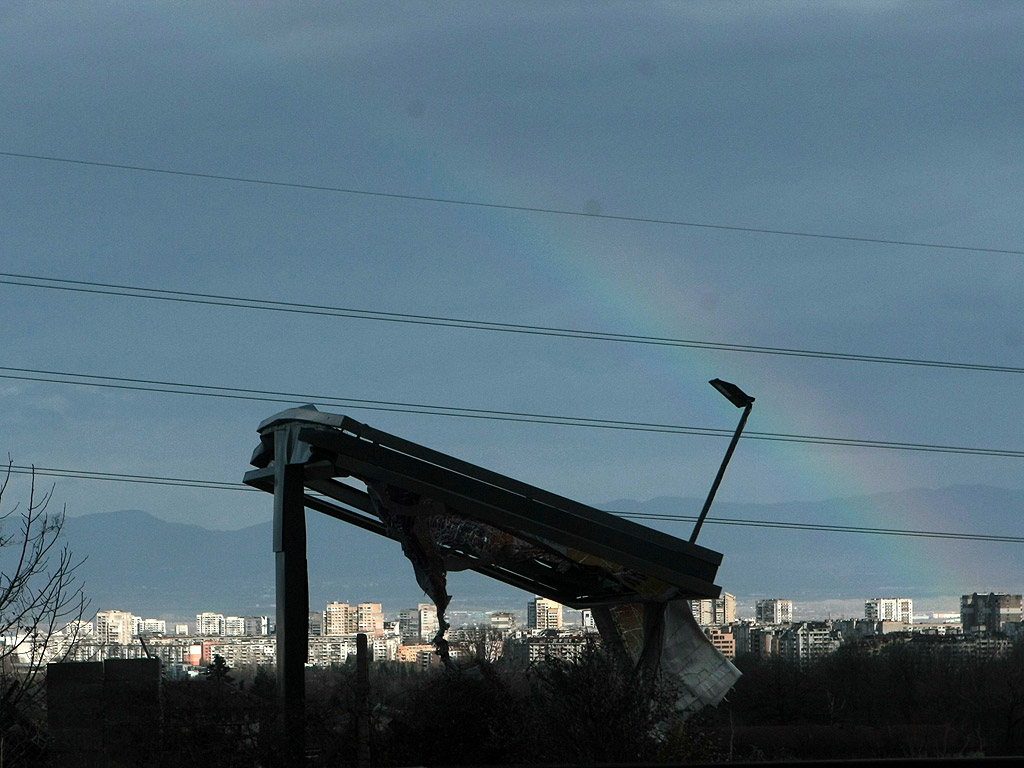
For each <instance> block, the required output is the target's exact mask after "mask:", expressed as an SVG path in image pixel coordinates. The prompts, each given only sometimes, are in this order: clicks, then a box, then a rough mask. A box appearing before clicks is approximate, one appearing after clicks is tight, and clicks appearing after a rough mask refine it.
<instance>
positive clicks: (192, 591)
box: [66, 486, 1024, 617]
mask: <svg viewBox="0 0 1024 768" xmlns="http://www.w3.org/2000/svg"><path fill="white" fill-rule="evenodd" d="M604 506H605V508H606V509H610V510H616V511H622V512H643V513H648V514H651V513H653V514H677V515H678V514H682V515H694V514H696V513H697V512H698V511H699V510H700V507H701V500H698V499H681V498H658V499H652V500H650V501H645V502H639V501H633V500H621V501H617V502H613V503H610V504H608V505H604ZM725 518H734V519H742V520H750V521H782V522H788V523H798V524H800V523H825V524H829V525H844V526H860V527H880V528H890V529H891V528H904V529H916V530H928V531H937V532H946V531H952V532H962V533H982V534H996V535H1007V536H1021V535H1024V491H1014V490H1005V489H999V488H992V487H987V486H954V487H950V488H944V489H939V490H911V491H905V492H901V493H892V494H881V495H873V496H859V497H853V498H847V499H829V500H826V501H821V502H794V503H789V504H730V503H727V502H726V503H717V502H716V504H715V506H714V507H713V508H712V511H711V515H710V518H709V522H708V523H706V524H705V526H704V528H703V530H702V532H701V536H700V541H699V543H701V544H703V545H704V546H707V547H710V548H712V549H716V550H718V551H720V552H723V553H724V554H725V559H724V561H723V564H722V567H721V569H720V570H719V577H718V579H717V583H718V584H720V585H721V586H722V587H723V588H724V589H725V590H727V591H729V592H732V593H733V594H735V595H737V597H739V598H740V602H741V605H745V604H747V603H749V604H750V605H752V604H753V601H754V600H756V599H758V598H760V597H787V598H791V599H793V600H794V601H797V602H806V603H808V604H812V603H816V602H820V601H825V600H828V599H836V600H840V601H843V600H845V601H847V603H848V604H849V605H852V606H856V605H857V603H858V602H859V601H862V600H863V599H865V598H868V597H883V596H897V595H898V596H904V597H912V598H915V599H916V600H918V602H926V601H927V600H928V599H934V598H938V597H940V596H946V597H947V598H948V596H955V595H959V594H961V593H963V592H972V591H986V592H987V591H1015V592H1022V591H1024V570H1022V569H1021V568H1020V563H1021V561H1022V555H1024V545H1022V544H1014V543H995V542H980V541H962V540H949V539H938V538H921V537H909V536H880V535H873V534H861V533H825V532H819V531H807V530H799V531H794V530H780V529H776V528H765V527H756V526H753V525H721V524H719V521H721V520H723V519H725ZM307 520H308V523H307V528H308V540H309V543H308V547H309V582H310V602H311V605H313V606H314V607H318V606H322V605H324V604H325V603H326V602H327V601H329V600H341V601H364V600H374V601H379V602H383V603H384V607H385V611H389V612H392V611H397V610H398V609H400V608H402V607H406V606H407V605H415V604H416V603H417V602H420V601H423V600H424V599H425V598H424V596H423V594H422V592H421V591H420V589H419V587H418V586H417V585H416V582H415V580H414V578H413V575H412V567H411V566H410V565H409V563H408V562H407V561H406V560H405V558H404V557H403V556H402V553H401V550H400V549H399V547H398V546H397V545H395V544H394V542H390V541H387V540H384V539H381V538H379V537H377V536H374V535H373V534H370V533H367V532H365V531H362V530H360V529H357V528H354V527H352V526H349V525H345V524H344V523H341V522H339V521H337V520H334V519H331V518H327V517H324V516H322V515H318V514H315V513H308V514H307ZM644 524H645V525H651V526H652V527H657V528H660V529H661V530H664V531H666V532H668V533H672V534H674V535H676V536H679V537H681V538H688V537H689V534H690V530H691V528H692V523H686V522H683V523H678V522H671V523H668V522H666V523H662V522H658V523H652V522H647V521H645V522H644ZM66 533H67V537H68V542H69V543H70V545H71V547H72V550H73V551H74V553H75V554H76V555H79V556H87V557H88V560H87V561H86V563H85V565H84V566H83V567H82V575H83V577H84V579H85V582H86V588H87V592H88V594H89V596H90V597H91V599H92V609H94V610H105V609H108V608H122V609H125V610H131V611H133V612H135V613H137V614H145V615H146V616H166V617H188V616H193V615H194V614H195V613H197V612H198V611H202V610H216V611H218V612H223V613H236V614H246V615H248V614H273V611H274V554H273V552H272V551H271V525H270V523H264V524H261V525H255V526H251V527H249V528H243V529H241V530H237V531H217V530H209V529H206V528H202V527H200V526H195V525H184V524H179V523H168V522H165V521H163V520H159V519H157V518H155V517H153V516H152V515H150V514H148V513H146V512H142V511H139V510H125V511H119V512H106V513H97V514H92V515H85V516H81V517H75V518H70V519H69V520H68V521H67V527H66ZM449 591H450V592H451V593H452V595H453V603H452V605H453V608H455V609H459V608H466V609H468V608H491V609H499V608H501V609H508V608H510V607H515V608H520V609H521V608H522V607H523V606H524V605H525V602H526V600H527V599H528V596H527V595H526V594H525V593H523V592H521V591H519V590H516V589H513V588H511V587H506V586H505V585H503V584H499V583H497V582H494V581H491V580H490V579H486V578H484V577H482V576H479V575H477V574H472V573H469V574H453V575H451V577H450V590H449Z"/></svg>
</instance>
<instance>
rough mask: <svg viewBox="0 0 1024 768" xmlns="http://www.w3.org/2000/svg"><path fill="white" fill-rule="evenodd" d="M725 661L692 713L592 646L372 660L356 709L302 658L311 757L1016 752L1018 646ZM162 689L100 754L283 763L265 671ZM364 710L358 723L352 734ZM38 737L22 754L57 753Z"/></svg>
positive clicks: (337, 682) (167, 760) (119, 759)
mask: <svg viewBox="0 0 1024 768" xmlns="http://www.w3.org/2000/svg"><path fill="white" fill-rule="evenodd" d="M737 664H738V666H739V667H740V668H741V669H742V671H743V672H744V676H743V677H742V678H741V680H740V681H739V683H738V684H737V686H736V688H735V689H734V690H733V692H732V693H731V694H730V696H729V697H728V700H727V701H725V702H723V703H722V704H721V705H720V706H718V707H716V708H711V709H708V710H705V711H703V712H701V713H699V714H697V715H694V716H691V717H688V718H687V717H684V716H683V715H682V714H681V713H678V712H676V711H675V710H674V709H673V706H672V702H673V701H674V698H675V697H674V695H673V690H672V687H671V685H669V684H667V683H666V682H665V681H657V682H656V683H654V684H652V685H647V686H645V685H642V684H640V685H638V684H637V681H635V680H634V678H633V677H632V675H631V673H630V672H629V670H624V669H622V668H620V667H619V666H617V665H616V664H615V662H614V661H613V660H611V659H610V658H608V657H607V656H606V655H605V654H603V653H601V652H600V651H599V650H595V651H594V652H592V653H590V654H588V655H587V656H586V657H585V658H584V659H583V660H582V661H581V662H580V663H578V664H565V663H562V662H550V663H542V664H536V665H533V666H531V667H518V668H517V667H511V666H506V665H502V664H500V663H498V664H479V665H474V666H471V667H469V668H467V669H464V670H463V671H462V672H461V673H458V674H455V673H451V672H446V671H444V670H441V669H436V670H432V671H426V672H423V671H416V670H414V669H413V668H412V666H411V665H377V666H375V667H374V668H372V669H371V674H370V688H369V694H368V697H367V699H366V703H365V704H364V706H362V707H360V697H359V696H358V695H357V684H356V670H355V664H348V665H344V666H339V667H335V668H332V669H310V670H309V671H308V679H307V689H308V691H307V693H308V705H307V718H306V721H307V727H306V744H307V755H308V756H309V764H311V765H325V766H326V765H331V766H333V765H357V764H358V758H357V755H358V754H359V745H360V743H362V744H363V749H364V751H363V754H364V756H365V755H366V754H367V750H368V754H369V759H370V764H371V765H377V766H403V765H499V764H510V763H515V764H544V763H560V764H601V763H603V764H608V763H633V762H643V763H651V762H663V763H690V762H700V763H709V762H730V761H752V760H753V761H757V760H802V759H844V758H879V757H939V756H969V755H975V756H976V755H986V756H989V755H1022V754H1024V644H1021V643H1018V644H1017V646H1016V647H1015V648H1014V650H1013V652H1012V653H1011V654H1010V655H1008V656H1005V657H1003V658H998V659H988V660H976V659H954V658H951V657H948V656H941V655H940V656H929V655H925V654H920V653H916V652H914V651H912V650H911V649H910V648H908V647H906V646H899V645H897V646H891V647H887V648H885V649H883V650H882V652H880V653H878V654H876V655H859V654H857V653H854V652H840V653H837V654H835V655H833V656H830V657H828V658H826V659H823V660H822V661H820V662H818V663H816V664H813V665H811V666H808V667H805V668H803V669H801V668H799V667H797V666H794V665H792V664H788V663H784V662H780V661H775V660H761V659H757V658H754V657H744V658H740V659H739V660H738V662H737ZM161 698H162V701H161V706H160V710H161V714H160V715H159V717H157V718H156V719H155V721H154V719H153V718H152V717H150V718H147V720H146V721H145V722H141V723H137V724H134V725H132V726H130V727H128V728H125V729H123V730H122V731H121V733H120V736H119V737H118V738H117V740H116V742H117V743H116V744H113V746H112V750H113V752H112V753H110V754H109V755H108V757H109V764H116V765H154V766H159V765H174V766H192V765H218V766H243V765H244V766H276V765H286V764H288V761H287V760H286V759H285V753H284V751H283V748H282V739H281V738H280V735H279V730H278V728H277V727H276V723H277V722H278V711H277V705H276V688H275V684H274V679H273V676H272V673H270V672H268V671H266V670H259V671H254V670H229V669H227V668H226V667H224V666H223V665H222V664H221V665H219V666H218V667H216V668H214V669H212V670H211V673H210V674H208V675H207V676H205V677H203V678H199V679H196V680H187V681H165V682H164V683H163V685H162V697H161ZM360 712H362V713H363V714H362V719H363V722H365V723H367V724H368V726H369V727H368V728H367V730H366V731H365V733H366V736H365V737H364V738H363V740H362V742H360V739H359V737H358V733H359V730H358V729H359V721H360V714H359V713H360ZM43 716H44V713H40V717H43ZM39 722H43V723H45V720H40V721H39ZM9 724H10V723H7V724H5V725H9ZM44 727H45V726H44ZM8 735H10V734H8ZM37 743H41V744H42V746H41V752H37V753H35V754H34V755H32V764H34V765H43V764H46V762H47V758H48V757H49V758H51V761H50V762H51V764H53V760H54V759H56V758H58V757H60V756H57V755H54V754H52V752H51V754H49V755H47V754H46V753H47V750H46V748H45V742H37ZM8 756H9V757H12V755H11V754H10V753H8ZM64 757H67V756H64ZM61 759H62V760H63V758H61ZM4 764H5V765H11V764H15V763H11V762H10V761H9V760H8V761H7V762H5V763H4Z"/></svg>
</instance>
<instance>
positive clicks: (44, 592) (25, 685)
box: [0, 458, 87, 765]
mask: <svg viewBox="0 0 1024 768" xmlns="http://www.w3.org/2000/svg"><path fill="white" fill-rule="evenodd" d="M12 474H14V465H13V462H12V461H11V459H10V458H8V462H7V471H6V472H5V474H4V478H3V482H2V483H0V637H3V638H6V642H3V643H0V746H2V748H3V750H4V752H3V754H4V761H5V762H4V765H15V764H17V763H18V761H19V760H25V761H30V760H31V755H33V754H35V752H36V751H37V750H38V749H39V747H40V745H41V742H42V737H41V732H40V726H39V722H40V719H39V712H40V710H41V708H42V685H41V683H42V678H43V675H42V673H43V672H44V670H45V668H46V666H45V665H46V663H47V662H52V661H63V660H64V659H65V658H66V657H67V654H68V653H70V652H71V650H72V649H73V647H74V643H75V641H76V640H77V631H78V627H79V626H80V622H81V619H82V617H83V616H84V614H85V607H86V604H87V601H86V599H85V596H84V593H83V591H82V584H81V583H80V582H79V581H78V578H77V574H76V571H77V569H78V567H79V566H80V565H81V564H82V562H83V560H76V559H75V558H74V557H73V556H72V554H71V551H70V550H69V549H68V547H67V545H66V544H62V543H61V538H62V533H63V530H64V514H65V510H64V509H61V511H60V512H51V511H49V509H48V507H49V505H50V501H51V499H52V498H53V488H52V486H51V488H50V489H49V490H47V491H45V492H42V493H40V492H39V491H38V489H37V488H36V475H35V469H34V468H33V469H32V470H31V471H30V473H29V474H30V476H31V481H30V486H29V492H28V501H27V503H15V504H13V505H10V506H9V508H5V507H4V494H5V493H6V492H7V489H8V485H9V483H10V480H11V475H12ZM66 626H70V627H71V628H72V629H71V635H70V636H69V635H66V634H64V633H62V632H61V630H63V629H65V627H66Z"/></svg>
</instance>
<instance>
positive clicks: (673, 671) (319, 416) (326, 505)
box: [245, 406, 739, 710]
mask: <svg viewBox="0 0 1024 768" xmlns="http://www.w3.org/2000/svg"><path fill="white" fill-rule="evenodd" d="M259 432H260V444H259V446H258V447H257V448H256V450H255V452H254V453H253V457H252V461H251V463H252V464H253V466H255V467H256V469H255V470H252V471H250V472H248V473H247V474H246V476H245V482H246V483H247V484H249V485H251V486H254V487H256V488H261V489H263V490H265V491H268V492H271V493H274V495H275V551H277V552H278V625H279V627H284V626H286V625H287V626H291V627H292V630H293V631H294V632H296V633H297V632H298V631H299V627H298V618H297V617H299V616H300V614H301V616H302V617H303V618H302V621H303V622H305V614H306V611H307V610H308V597H307V598H306V603H307V605H305V606H301V611H300V610H298V609H297V608H296V607H293V608H292V609H286V608H285V607H284V606H283V603H285V602H286V598H287V597H288V596H289V595H291V597H293V598H297V599H298V601H299V602H301V600H302V596H303V595H308V590H307V589H306V584H305V582H304V581H303V582H302V583H301V584H297V583H295V582H296V581H297V577H296V573H297V570H296V569H295V568H294V567H293V566H288V565H287V563H288V562H289V561H288V559H287V558H288V547H289V544H288V542H289V541H291V542H292V544H291V546H292V550H293V551H292V552H291V556H292V561H291V562H292V563H295V562H298V563H300V564H301V565H302V566H303V567H304V564H305V551H304V549H305V540H304V529H303V530H302V531H299V532H298V533H300V534H301V535H295V534H293V535H292V536H291V537H289V536H288V535H286V532H287V531H288V530H289V529H288V526H289V525H291V526H292V530H293V531H295V530H297V529H296V528H295V526H296V525H298V523H297V521H298V520H299V517H298V516H296V514H295V513H294V510H295V509H300V511H301V509H302V508H308V509H313V510H316V511H319V512H322V513H324V514H328V515H330V516H332V517H336V518H338V519H341V520H344V521H346V522H349V523H352V524H354V525H357V526H359V527H361V528H363V529H365V530H369V531H373V532H374V533H377V534H379V535H382V536H386V537H388V538H391V539H393V540H395V541H396V542H398V543H399V544H400V545H401V547H402V550H403V552H404V553H405V555H406V557H407V558H408V559H409V561H410V563H411V565H412V570H413V573H414V575H415V578H416V580H417V583H418V584H419V585H420V587H421V588H422V589H423V590H424V592H426V594H427V595H428V596H429V597H430V599H431V600H432V601H433V602H434V604H435V605H436V606H437V611H438V619H439V624H440V629H439V631H438V633H437V636H436V637H435V638H434V644H435V646H436V648H437V652H438V654H439V655H440V656H441V658H442V660H443V661H444V662H445V663H446V664H451V661H450V660H449V658H448V647H447V641H446V640H445V630H446V629H447V628H448V623H447V621H446V620H445V609H446V608H447V606H448V603H449V602H450V600H451V596H450V595H449V594H448V585H447V574H448V573H449V572H450V571H458V570H465V569H472V570H475V571H477V572H480V573H482V574H485V575H487V576H490V577H491V578H495V579H498V580H500V581H503V582H505V583H507V584H511V585H513V586H516V587H519V588H521V589H524V590H526V591H529V592H531V593H533V594H537V595H541V596H543V597H548V598H551V599H553V600H556V601H558V602H560V603H562V604H564V605H568V606H570V607H573V608H590V609H591V610H592V612H593V615H594V619H595V622H596V624H597V627H598V630H599V631H600V633H601V638H602V642H603V643H604V644H605V645H607V647H609V648H610V649H611V650H612V652H613V653H617V654H620V655H621V656H622V657H623V658H627V659H629V661H630V662H631V663H632V664H633V665H634V667H635V668H636V669H637V670H638V671H640V672H643V673H645V674H647V675H654V674H656V673H659V672H660V673H661V674H663V675H669V676H671V677H672V678H673V679H674V681H675V682H676V683H677V688H678V689H679V690H680V697H679V700H678V702H677V705H678V707H679V708H680V709H686V710H688V709H699V708H701V707H703V706H707V705H713V704H717V703H718V702H719V701H720V700H721V699H722V697H724V696H725V694H726V693H727V692H728V690H729V689H730V688H731V687H732V685H733V683H735V681H736V680H737V679H738V677H739V672H738V671H737V670H736V668H735V667H734V666H733V665H732V664H731V663H730V662H729V661H728V660H727V659H725V658H724V657H723V656H722V655H721V654H720V653H719V652H718V651H717V649H715V648H714V647H713V646H712V645H711V643H710V642H709V641H708V640H707V638H706V637H705V636H704V633H703V632H702V631H701V629H700V627H698V625H697V623H696V621H695V620H694V618H693V615H692V613H691V612H690V609H689V605H688V603H687V600H689V599H695V598H717V597H718V596H719V595H720V593H721V589H720V587H718V586H717V585H715V584H714V578H715V575H716V574H717V570H718V566H719V564H720V563H721V560H722V555H721V554H720V553H717V552H714V551H712V550H709V549H706V548H704V547H700V546H698V545H696V544H693V543H690V542H687V541H683V540H681V539H678V538H676V537H673V536H670V535H668V534H665V533H662V532H660V531H656V530H653V529H651V528H647V527H645V526H642V525H638V524H636V523H633V522H631V521H628V520H624V519H622V518H619V517H616V516H615V515H612V514H610V513H607V512H603V511H601V510H597V509H595V508H593V507H589V506H587V505H584V504H580V503H579V502H576V501H573V500H571V499H568V498H565V497H562V496H558V495H556V494H553V493H550V492H548V491H545V490H543V489H540V488H537V487H535V486H530V485H528V484H525V483H522V482H519V481H517V480H514V479H512V478H510V477H506V476H504V475H500V474H498V473H496V472H493V471H490V470H487V469H484V468H482V467H479V466H475V465H473V464H470V463H468V462H465V461H462V460H460V459H456V458H455V457H452V456H448V455H446V454H443V453H441V452H438V451H435V450H433V449H430V448H427V447H426V446H422V445H419V444H416V443H412V442H410V441H407V440H404V439H402V438H399V437H397V436H395V435H391V434H388V433H386V432H382V431H381V430H377V429H374V428H373V427H370V426H368V425H366V424H362V423H360V422H358V421H355V420H354V419H350V418H349V417H347V416H344V415H342V414H330V413H324V412H321V411H318V410H317V409H316V408H314V407H312V406H308V407H305V408H295V409H291V410H288V411H284V412H282V413H279V414H277V415H275V416H273V417H271V418H269V419H267V420H266V421H264V422H263V423H262V424H261V425H260V428H259ZM289 509H292V510H293V511H292V513H291V518H290V519H291V521H292V522H291V523H289V522H288V520H289V514H290V513H289ZM301 525H302V526H304V522H303V523H301ZM299 548H301V550H302V551H301V558H299V554H300V553H299V552H298V549H299ZM297 558H298V559H297ZM289 581H290V582H291V584H290V587H291V589H290V590H289ZM293 602H294V601H293ZM303 626H304V624H303ZM279 634H280V629H279ZM296 636H297V635H296ZM279 642H280V641H279ZM299 645H300V643H299V642H298V641H297V640H296V641H294V642H293V643H292V644H291V646H292V648H293V650H294V652H295V654H298V653H301V652H302V651H301V648H299ZM282 655H283V654H282ZM292 661H293V667H292V669H295V668H297V667H296V666H295V663H294V662H295V660H294V659H293V660H292ZM303 661H305V660H304V659H303ZM278 665H279V674H286V670H285V667H286V666H287V665H286V662H285V660H284V659H282V658H281V656H279V659H278ZM282 665H284V666H282ZM292 674H295V673H294V672H293V673H292Z"/></svg>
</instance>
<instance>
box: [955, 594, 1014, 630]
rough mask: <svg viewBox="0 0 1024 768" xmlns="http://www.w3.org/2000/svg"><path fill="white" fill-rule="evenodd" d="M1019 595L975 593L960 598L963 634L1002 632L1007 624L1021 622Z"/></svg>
mask: <svg viewBox="0 0 1024 768" xmlns="http://www.w3.org/2000/svg"><path fill="white" fill-rule="evenodd" d="M1021 599H1022V596H1021V595H1010V594H1006V593H1003V592H989V593H988V594H987V595H981V594H978V593H977V592H975V593H973V594H970V595H962V596H961V597H960V623H961V624H962V625H963V630H964V632H978V631H982V630H987V631H989V632H1003V631H1005V630H1006V629H1007V627H1006V624H1007V623H1008V622H1014V621H1016V622H1019V621H1021V613H1022V612H1021Z"/></svg>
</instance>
